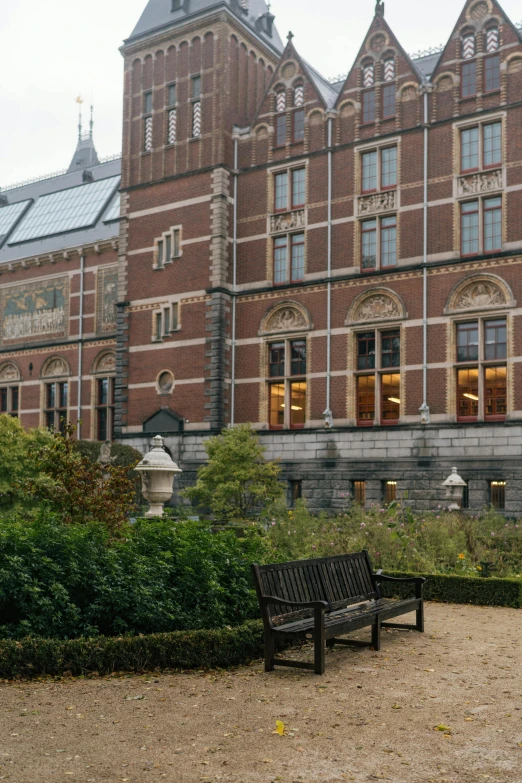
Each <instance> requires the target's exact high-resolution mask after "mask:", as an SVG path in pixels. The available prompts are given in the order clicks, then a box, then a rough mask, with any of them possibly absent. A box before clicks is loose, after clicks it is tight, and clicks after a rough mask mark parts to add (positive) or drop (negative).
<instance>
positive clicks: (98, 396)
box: [92, 351, 116, 441]
mask: <svg viewBox="0 0 522 783" xmlns="http://www.w3.org/2000/svg"><path fill="white" fill-rule="evenodd" d="M92 372H93V376H94V377H93V384H94V389H93V399H94V426H95V430H94V432H93V435H94V437H95V439H96V440H101V441H106V440H112V439H113V437H114V410H115V404H114V393H115V389H114V385H115V380H116V378H115V376H116V354H115V353H114V352H113V351H105V352H102V353H101V354H100V355H98V356H97V357H96V359H95V361H94V366H93V370H92Z"/></svg>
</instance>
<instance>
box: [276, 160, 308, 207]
mask: <svg viewBox="0 0 522 783" xmlns="http://www.w3.org/2000/svg"><path fill="white" fill-rule="evenodd" d="M274 196H275V198H274V212H287V211H288V210H290V209H298V208H300V207H304V205H305V203H306V170H305V169H291V170H290V171H280V172H278V173H277V174H276V175H275V177H274Z"/></svg>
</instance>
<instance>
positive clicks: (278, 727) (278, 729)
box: [272, 720, 285, 737]
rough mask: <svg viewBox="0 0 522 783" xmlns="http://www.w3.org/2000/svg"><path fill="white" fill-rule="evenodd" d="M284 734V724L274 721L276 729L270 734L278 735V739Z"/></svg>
mask: <svg viewBox="0 0 522 783" xmlns="http://www.w3.org/2000/svg"><path fill="white" fill-rule="evenodd" d="M284 733H285V724H284V723H283V721H282V720H276V727H275V731H273V732H272V734H279V736H280V737H282V736H283V735H284Z"/></svg>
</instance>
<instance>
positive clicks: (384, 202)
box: [359, 190, 397, 215]
mask: <svg viewBox="0 0 522 783" xmlns="http://www.w3.org/2000/svg"><path fill="white" fill-rule="evenodd" d="M396 202H397V199H396V192H395V191H394V190H388V191H385V192H384V193H372V195H371V196H361V197H360V199H359V215H373V214H374V212H385V211H386V210H388V209H396Z"/></svg>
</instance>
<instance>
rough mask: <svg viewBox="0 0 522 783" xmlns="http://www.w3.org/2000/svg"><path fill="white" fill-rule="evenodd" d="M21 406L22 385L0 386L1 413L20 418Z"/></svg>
mask: <svg viewBox="0 0 522 783" xmlns="http://www.w3.org/2000/svg"><path fill="white" fill-rule="evenodd" d="M19 407H20V387H19V386H3V387H1V388H0V413H4V414H7V415H8V416H13V417H14V418H18V411H19Z"/></svg>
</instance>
